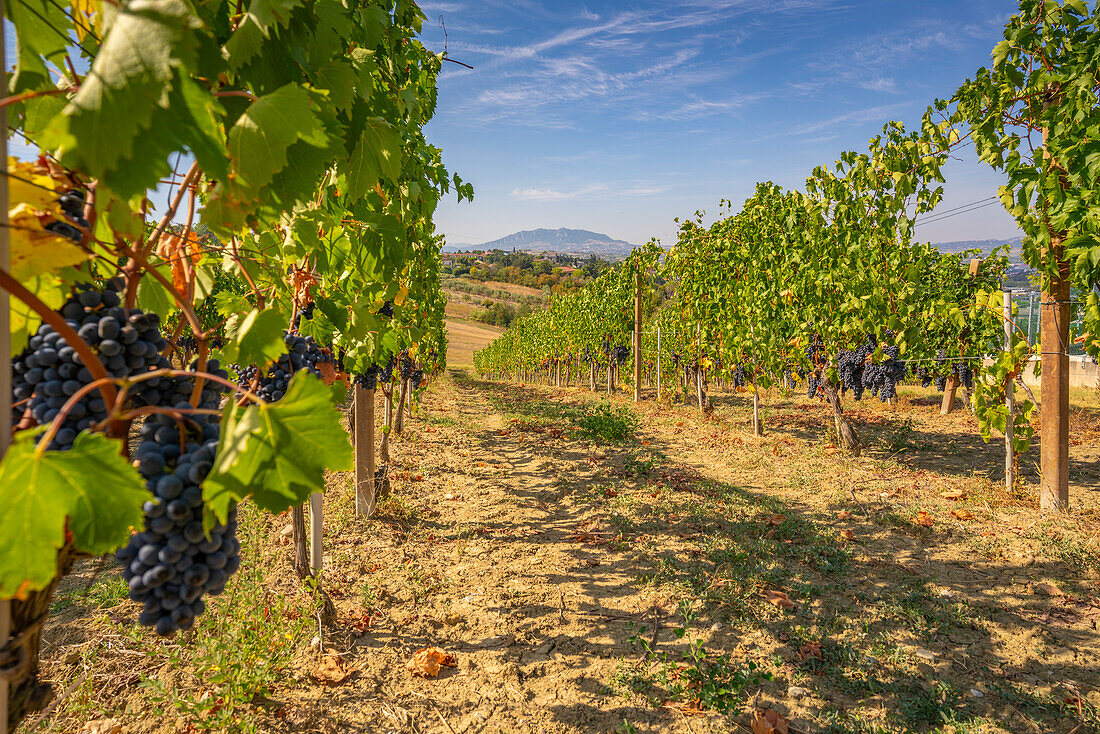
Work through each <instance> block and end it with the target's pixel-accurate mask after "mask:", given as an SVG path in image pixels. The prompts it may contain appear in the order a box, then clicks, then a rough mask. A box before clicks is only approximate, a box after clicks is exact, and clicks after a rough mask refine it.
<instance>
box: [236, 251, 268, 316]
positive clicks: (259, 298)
mask: <svg viewBox="0 0 1100 734" xmlns="http://www.w3.org/2000/svg"><path fill="white" fill-rule="evenodd" d="M229 247H230V248H231V250H232V252H233V260H234V261H235V262H236V263H237V267H238V268H240V270H241V275H243V276H244V279H245V280H247V281H248V286H249V287H250V288H251V289H252V293H253V295H255V296H256V308H259V309H263V307H264V294H263V293H260V289H259V288H257V287H256V281H254V280H252V276H251V275H250V274H249V273H248V269H247V268H246V267H245V266H244V265H242V264H241V253H240V252H239V251H238V249H237V236H236V235H233V236H232V237H230V238H229Z"/></svg>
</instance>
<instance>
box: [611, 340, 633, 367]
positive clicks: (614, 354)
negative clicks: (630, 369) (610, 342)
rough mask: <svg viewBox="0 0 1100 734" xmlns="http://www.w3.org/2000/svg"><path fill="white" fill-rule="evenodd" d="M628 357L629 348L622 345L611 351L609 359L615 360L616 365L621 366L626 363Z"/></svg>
mask: <svg viewBox="0 0 1100 734" xmlns="http://www.w3.org/2000/svg"><path fill="white" fill-rule="evenodd" d="M629 356H630V348H629V347H625V346H623V345H622V344H620V345H619V346H617V347H615V348H614V349H612V350H611V359H613V360H615V362H616V363H617V364H622V363H623V362H625V361H626V358H627V357H629Z"/></svg>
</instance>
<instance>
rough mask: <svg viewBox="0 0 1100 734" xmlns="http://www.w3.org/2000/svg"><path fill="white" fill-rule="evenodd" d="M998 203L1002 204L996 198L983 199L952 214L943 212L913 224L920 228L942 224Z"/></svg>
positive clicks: (953, 211)
mask: <svg viewBox="0 0 1100 734" xmlns="http://www.w3.org/2000/svg"><path fill="white" fill-rule="evenodd" d="M998 203H1000V200H999V199H997V198H996V197H993V198H991V199H982V200H981V201H976V202H973V203H971V204H966V205H964V206H963V207H959V208H958V209H955V210H952V211H950V212H943V213H940V214H932V215H929V216H928V217H926V218H924V219H921V220H919V221H917V222H915V223H914V224H913V226H915V227H919V226H920V225H922V224H932V223H933V222H942V221H943V220H945V219H951V218H952V217H958V216H961V215H963V214H970V213H972V212H976V211H978V210H979V209H985V208H986V207H988V206H993V205H994V204H998Z"/></svg>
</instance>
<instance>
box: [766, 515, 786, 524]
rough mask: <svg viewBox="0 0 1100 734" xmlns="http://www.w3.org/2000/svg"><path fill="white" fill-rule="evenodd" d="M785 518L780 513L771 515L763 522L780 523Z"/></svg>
mask: <svg viewBox="0 0 1100 734" xmlns="http://www.w3.org/2000/svg"><path fill="white" fill-rule="evenodd" d="M786 519H787V518H785V517H783V516H782V515H771V516H770V517H768V519H767V520H765V521H764V522H766V523H768V524H769V525H782V524H783V521H784V520H786Z"/></svg>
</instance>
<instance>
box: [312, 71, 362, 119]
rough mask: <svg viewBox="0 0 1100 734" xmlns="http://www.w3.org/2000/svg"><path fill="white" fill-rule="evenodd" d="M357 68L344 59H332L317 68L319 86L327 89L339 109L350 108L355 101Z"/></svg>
mask: <svg viewBox="0 0 1100 734" xmlns="http://www.w3.org/2000/svg"><path fill="white" fill-rule="evenodd" d="M357 81H358V77H357V75H356V73H355V69H354V68H353V67H352V66H351V64H349V63H348V62H347V61H345V60H344V59H332V60H331V61H329V62H327V63H325V64H323V65H322V66H321V68H320V69H318V70H317V87H318V88H320V89H327V90H328V93H329V97H330V98H331V99H332V103H333V104H334V105H335V106H336V109H338V110H347V109H350V108H351V106H352V104H354V103H355V98H356V97H355V83H356V82H357Z"/></svg>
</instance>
